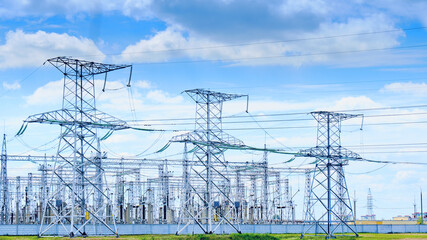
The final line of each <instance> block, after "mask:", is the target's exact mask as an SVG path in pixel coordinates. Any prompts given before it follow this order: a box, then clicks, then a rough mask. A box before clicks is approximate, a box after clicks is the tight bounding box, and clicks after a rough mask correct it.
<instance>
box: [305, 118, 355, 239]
mask: <svg viewBox="0 0 427 240" xmlns="http://www.w3.org/2000/svg"><path fill="white" fill-rule="evenodd" d="M311 115H312V116H313V117H314V118H315V119H316V120H317V124H318V125H317V144H316V147H313V148H310V149H307V150H302V151H300V156H304V157H315V158H316V167H315V169H314V173H313V177H312V182H311V184H310V191H309V193H308V199H307V200H306V206H305V217H304V218H305V219H304V225H303V227H302V233H301V238H303V237H304V235H305V234H307V233H309V231H310V230H311V231H314V233H315V234H316V235H317V234H319V233H320V234H326V238H334V235H335V233H337V232H341V234H342V235H344V234H345V233H348V232H350V233H353V234H354V235H356V236H358V233H357V229H356V224H355V219H354V215H353V209H352V207H351V201H350V196H349V192H348V188H347V183H346V181H345V175H344V169H343V166H345V165H347V164H348V160H351V159H361V157H360V155H359V154H357V153H354V152H352V151H350V150H348V149H345V148H343V147H342V146H341V122H342V121H343V120H347V119H351V118H356V117H361V116H362V115H361V114H345V113H335V112H328V111H318V112H312V113H311Z"/></svg>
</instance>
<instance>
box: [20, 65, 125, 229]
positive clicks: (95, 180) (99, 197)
mask: <svg viewBox="0 0 427 240" xmlns="http://www.w3.org/2000/svg"><path fill="white" fill-rule="evenodd" d="M47 62H49V63H50V64H52V65H53V66H54V67H55V68H57V69H58V70H59V71H61V72H62V73H63V75H64V87H63V100H62V109H60V110H56V111H50V112H45V113H41V114H36V115H32V116H30V117H28V118H27V119H26V120H25V121H24V122H25V123H45V124H57V125H60V126H61V134H60V138H59V145H58V152H57V157H56V162H55V165H54V167H53V170H52V172H53V173H52V179H51V184H52V186H53V184H59V187H57V189H56V191H51V193H50V196H49V197H48V200H47V203H46V205H45V209H44V213H43V219H42V221H41V225H40V231H39V236H44V235H50V233H49V230H50V229H52V227H53V226H55V225H60V226H62V227H63V229H64V231H65V232H66V233H67V234H68V235H69V236H70V237H74V236H77V235H81V236H87V233H86V226H87V225H88V224H89V223H93V222H94V223H97V224H102V225H104V226H105V227H106V228H107V229H108V230H109V231H111V233H112V234H116V235H117V234H118V233H117V228H116V226H115V221H114V220H113V221H112V222H113V223H114V226H113V227H111V226H109V225H108V224H107V219H108V221H109V222H111V219H114V216H112V215H111V216H110V214H112V213H110V214H108V213H107V211H106V204H109V205H110V206H112V201H111V199H110V196H109V194H108V193H107V192H106V189H107V188H106V187H105V182H106V179H105V174H104V169H103V166H102V159H103V156H102V153H101V149H100V147H99V141H100V140H99V137H98V133H97V132H98V129H107V130H108V131H110V132H111V131H114V130H121V129H127V128H129V126H128V125H127V123H126V122H124V121H122V120H119V119H117V118H115V117H113V116H111V115H108V114H106V113H103V112H101V111H99V110H97V109H96V104H95V76H96V75H99V74H104V75H105V81H106V79H107V73H108V72H111V71H115V70H119V69H124V68H128V67H131V65H113V64H103V63H95V62H90V61H84V60H78V59H71V58H67V57H56V58H52V59H48V60H47ZM129 80H130V78H129ZM104 84H105V82H104ZM65 172H67V173H71V174H67V176H64V175H63V173H65ZM51 189H53V188H52V187H51ZM92 194H93V195H94V196H95V198H91V197H90V196H91V195H92ZM91 199H96V200H92V201H91ZM107 214H108V215H107ZM45 222H47V224H44V223H45Z"/></svg>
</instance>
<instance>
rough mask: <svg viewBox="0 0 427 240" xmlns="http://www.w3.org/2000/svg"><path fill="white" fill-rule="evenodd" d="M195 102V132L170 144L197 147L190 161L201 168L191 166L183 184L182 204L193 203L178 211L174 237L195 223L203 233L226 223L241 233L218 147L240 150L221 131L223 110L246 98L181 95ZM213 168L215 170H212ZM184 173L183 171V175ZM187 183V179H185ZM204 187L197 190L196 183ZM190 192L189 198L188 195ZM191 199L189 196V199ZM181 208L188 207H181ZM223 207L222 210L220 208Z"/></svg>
mask: <svg viewBox="0 0 427 240" xmlns="http://www.w3.org/2000/svg"><path fill="white" fill-rule="evenodd" d="M184 92H185V93H187V94H188V95H189V96H190V97H191V98H192V99H193V100H194V101H195V102H196V118H195V130H194V131H193V132H190V133H187V134H184V135H179V136H175V137H173V139H172V140H171V141H172V142H190V143H193V144H194V145H195V146H196V150H195V151H194V154H193V159H196V160H197V161H199V162H200V163H202V164H203V165H202V166H191V173H190V174H191V177H190V181H188V178H187V181H186V183H185V187H184V194H183V195H184V198H188V199H184V202H185V203H189V202H190V201H192V202H193V203H199V205H198V206H196V204H192V205H191V208H186V209H181V212H180V221H179V223H180V224H183V225H184V226H181V225H179V226H178V231H177V234H179V233H180V232H181V231H182V230H184V229H185V228H186V227H187V226H188V225H189V224H191V223H196V224H197V225H198V226H199V227H200V228H201V229H202V230H203V232H205V233H214V232H215V231H216V230H217V229H218V228H219V226H220V225H221V224H223V223H226V224H228V225H230V226H231V227H232V228H234V229H235V230H236V232H240V226H239V223H238V222H237V221H236V219H237V210H236V206H235V200H233V199H234V198H235V197H233V196H232V195H231V179H230V177H229V176H228V175H229V174H228V164H227V162H226V161H225V158H224V149H223V148H221V147H220V145H223V144H227V145H232V146H243V145H244V144H243V142H242V141H240V140H239V139H236V138H234V137H232V136H230V135H228V134H226V133H225V132H223V130H222V106H223V103H224V102H226V101H230V100H233V99H236V98H240V97H247V95H238V94H227V93H220V92H214V91H209V90H204V89H193V90H186V91H184ZM214 165H215V167H214ZM184 172H185V171H184ZM184 179H186V177H184ZM197 179H198V180H201V181H202V182H203V184H201V185H199V186H196V185H194V184H193V182H194V181H195V180H197ZM189 192H190V194H188V193H189ZM189 195H190V196H189ZM182 206H190V205H189V204H183V205H182ZM219 206H222V207H219Z"/></svg>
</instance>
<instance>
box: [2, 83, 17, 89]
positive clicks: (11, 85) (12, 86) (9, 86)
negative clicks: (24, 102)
mask: <svg viewBox="0 0 427 240" xmlns="http://www.w3.org/2000/svg"><path fill="white" fill-rule="evenodd" d="M3 88H4V89H6V90H17V89H20V88H21V85H20V84H19V83H18V82H14V83H7V82H4V81H3Z"/></svg>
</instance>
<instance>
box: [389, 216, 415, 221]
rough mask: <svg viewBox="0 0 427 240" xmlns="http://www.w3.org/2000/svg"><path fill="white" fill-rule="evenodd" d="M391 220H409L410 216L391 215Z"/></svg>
mask: <svg viewBox="0 0 427 240" xmlns="http://www.w3.org/2000/svg"><path fill="white" fill-rule="evenodd" d="M393 220H394V221H409V220H412V218H411V216H409V215H406V216H401V215H399V216H397V217H393Z"/></svg>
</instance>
